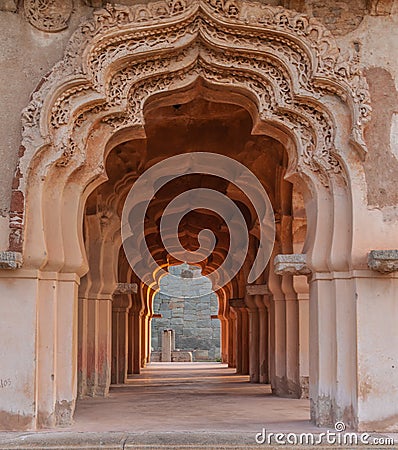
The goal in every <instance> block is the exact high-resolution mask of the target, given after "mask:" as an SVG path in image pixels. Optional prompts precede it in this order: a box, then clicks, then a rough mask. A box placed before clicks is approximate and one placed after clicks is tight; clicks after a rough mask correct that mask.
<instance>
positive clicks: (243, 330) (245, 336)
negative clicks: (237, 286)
mask: <svg viewBox="0 0 398 450" xmlns="http://www.w3.org/2000/svg"><path fill="white" fill-rule="evenodd" d="M229 306H230V308H231V309H232V310H233V311H234V312H235V315H236V320H235V336H236V341H235V342H236V350H235V354H236V373H238V374H242V375H247V374H248V373H249V358H248V355H249V354H248V350H249V349H248V344H249V325H248V314H247V311H246V304H245V301H244V299H243V298H233V299H230V300H229Z"/></svg>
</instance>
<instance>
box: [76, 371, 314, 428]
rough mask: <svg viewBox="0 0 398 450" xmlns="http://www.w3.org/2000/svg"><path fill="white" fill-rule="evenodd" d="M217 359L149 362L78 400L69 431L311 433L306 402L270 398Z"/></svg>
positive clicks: (261, 387) (261, 386) (266, 389)
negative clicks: (106, 390) (101, 392)
mask: <svg viewBox="0 0 398 450" xmlns="http://www.w3.org/2000/svg"><path fill="white" fill-rule="evenodd" d="M248 380H249V377H248V376H240V375H236V374H235V369H229V368H228V367H227V366H226V365H225V364H221V363H152V364H149V365H148V366H147V367H146V368H145V369H143V371H142V374H141V375H134V376H132V377H131V378H129V380H128V383H127V384H124V385H118V386H112V387H111V390H110V395H109V397H107V398H88V399H84V400H79V401H78V404H77V410H76V415H75V424H74V425H73V426H72V427H71V428H70V430H71V431H72V430H73V431H129V432H159V433H164V432H183V431H189V432H220V433H223V434H225V433H239V432H242V433H251V432H253V433H257V432H259V431H261V429H262V428H263V427H265V428H266V429H267V430H269V431H275V432H276V431H280V432H285V431H292V432H293V431H294V432H301V431H316V432H319V428H316V427H315V426H314V425H312V424H310V423H309V414H310V413H309V401H308V400H292V399H285V398H278V397H273V396H272V395H271V390H270V387H269V385H264V384H250V383H249V381H248Z"/></svg>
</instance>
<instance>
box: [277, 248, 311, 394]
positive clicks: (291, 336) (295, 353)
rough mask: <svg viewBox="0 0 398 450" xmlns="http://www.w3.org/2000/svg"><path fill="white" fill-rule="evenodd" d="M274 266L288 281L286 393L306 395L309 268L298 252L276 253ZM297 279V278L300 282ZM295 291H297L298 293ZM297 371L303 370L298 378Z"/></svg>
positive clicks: (298, 373)
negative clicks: (307, 277) (307, 276)
mask: <svg viewBox="0 0 398 450" xmlns="http://www.w3.org/2000/svg"><path fill="white" fill-rule="evenodd" d="M274 267H275V273H276V274H277V275H281V276H282V277H283V278H282V279H283V280H285V279H286V282H287V284H288V287H287V288H286V291H287V296H286V330H287V339H286V351H287V365H286V380H287V390H288V395H289V396H292V397H295V398H300V397H306V396H308V392H306V391H307V389H308V388H307V389H306V386H307V385H308V381H307V380H308V375H307V373H308V351H309V350H308V339H309V338H308V336H309V324H308V311H307V308H308V297H309V294H308V292H309V287H308V283H307V281H306V277H305V276H304V275H309V274H310V270H309V269H308V267H307V264H306V258H305V255H301V254H289V255H277V256H276V257H275V260H274ZM292 277H293V278H292ZM298 278H299V279H300V280H298ZM299 281H301V284H300V283H299ZM295 288H297V289H295ZM293 289H294V291H293ZM297 291H299V292H300V293H299V294H298V293H297ZM300 302H301V311H300ZM306 302H307V303H306ZM300 312H301V314H302V316H301V317H300ZM301 363H302V364H301ZM301 374H303V375H302V376H303V379H302V381H301V378H300V377H301Z"/></svg>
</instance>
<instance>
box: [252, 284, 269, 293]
mask: <svg viewBox="0 0 398 450" xmlns="http://www.w3.org/2000/svg"><path fill="white" fill-rule="evenodd" d="M269 293H270V291H269V289H268V286H267V285H266V284H247V285H246V294H247V295H267V294H269Z"/></svg>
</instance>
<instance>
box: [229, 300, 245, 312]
mask: <svg viewBox="0 0 398 450" xmlns="http://www.w3.org/2000/svg"><path fill="white" fill-rule="evenodd" d="M228 303H229V306H230V307H231V308H237V309H240V308H246V303H245V299H244V298H230V299H229V301H228Z"/></svg>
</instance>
